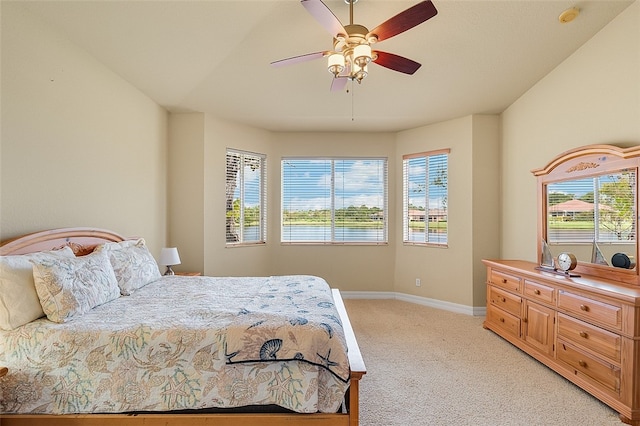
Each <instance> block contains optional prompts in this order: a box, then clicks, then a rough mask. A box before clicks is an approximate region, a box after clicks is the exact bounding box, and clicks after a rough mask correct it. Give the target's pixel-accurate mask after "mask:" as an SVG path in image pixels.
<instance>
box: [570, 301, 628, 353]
mask: <svg viewBox="0 0 640 426" xmlns="http://www.w3.org/2000/svg"><path fill="white" fill-rule="evenodd" d="M558 337H561V338H563V339H566V340H569V341H571V342H574V343H576V344H577V345H579V346H582V347H584V348H586V349H589V350H590V351H593V352H595V353H597V354H599V355H601V356H604V357H606V358H608V359H610V360H611V361H613V362H617V363H619V362H620V351H621V348H622V338H621V337H620V336H619V335H617V334H614V333H611V332H608V331H606V330H603V329H601V328H598V327H595V326H593V325H591V324H587V323H586V322H583V321H580V320H577V319H575V318H571V317H568V316H566V315H564V314H560V313H559V314H558Z"/></svg>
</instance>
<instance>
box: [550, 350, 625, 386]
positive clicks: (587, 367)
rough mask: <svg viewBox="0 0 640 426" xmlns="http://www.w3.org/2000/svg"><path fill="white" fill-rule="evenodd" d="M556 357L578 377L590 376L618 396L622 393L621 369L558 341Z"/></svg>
mask: <svg viewBox="0 0 640 426" xmlns="http://www.w3.org/2000/svg"><path fill="white" fill-rule="evenodd" d="M556 356H557V358H558V360H559V361H562V362H564V363H566V364H568V365H569V366H571V368H573V369H574V371H575V374H576V375H577V376H581V375H584V376H588V377H589V378H591V379H592V380H595V381H596V382H598V384H600V385H601V386H603V387H604V388H606V389H607V390H610V391H613V392H615V393H616V394H619V393H620V368H618V367H616V366H614V365H611V364H609V363H607V362H604V361H601V360H599V359H598V358H596V357H595V356H592V355H589V354H587V353H586V352H582V351H580V350H578V349H576V348H574V347H573V346H571V345H570V344H568V343H567V342H565V341H562V340H560V339H558V348H557V351H556Z"/></svg>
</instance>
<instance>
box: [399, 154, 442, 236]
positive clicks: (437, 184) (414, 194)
mask: <svg viewBox="0 0 640 426" xmlns="http://www.w3.org/2000/svg"><path fill="white" fill-rule="evenodd" d="M449 152H450V150H449V149H445V150H440V151H432V152H423V153H420V154H410V155H405V156H403V157H402V171H403V179H402V185H403V225H402V229H403V232H402V234H403V242H404V243H408V244H428V245H438V246H446V245H447V242H448V229H449V221H448V214H447V211H448V205H447V203H448V198H449V197H448V194H449V189H448V186H449V185H448V175H449Z"/></svg>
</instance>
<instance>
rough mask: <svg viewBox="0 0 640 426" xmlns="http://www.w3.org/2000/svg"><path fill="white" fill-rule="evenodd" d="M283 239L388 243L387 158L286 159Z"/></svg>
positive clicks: (303, 241)
mask: <svg viewBox="0 0 640 426" xmlns="http://www.w3.org/2000/svg"><path fill="white" fill-rule="evenodd" d="M282 242H287V243H316V244H349V243H357V244H384V243H386V242H387V159H386V158H358V159H344V158H283V159H282Z"/></svg>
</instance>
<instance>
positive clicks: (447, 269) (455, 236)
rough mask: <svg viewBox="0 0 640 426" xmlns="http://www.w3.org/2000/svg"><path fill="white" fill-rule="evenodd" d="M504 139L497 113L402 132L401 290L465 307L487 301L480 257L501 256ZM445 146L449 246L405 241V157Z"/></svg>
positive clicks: (398, 195)
mask: <svg viewBox="0 0 640 426" xmlns="http://www.w3.org/2000/svg"><path fill="white" fill-rule="evenodd" d="M499 141H500V134H499V118H498V117H497V116H468V117H464V118H460V119H457V120H451V121H447V122H445V123H440V124H436V125H432V126H426V127H421V128H418V129H414V130H409V131H405V132H401V133H399V134H398V142H397V150H396V152H397V154H396V163H397V168H398V170H399V172H398V177H397V180H396V185H395V191H394V193H395V199H396V206H397V209H396V210H397V217H398V220H397V221H396V223H395V224H394V226H395V228H396V232H397V236H398V243H397V244H396V253H395V257H396V270H395V286H394V290H395V291H396V292H400V293H404V294H411V295H415V296H420V297H425V298H428V299H435V300H440V301H446V302H450V303H455V304H459V305H464V306H482V305H483V304H484V301H485V284H484V283H485V280H484V278H483V273H484V268H483V265H482V263H481V259H482V258H483V257H497V256H498V254H499V239H498V227H499V212H500V210H499V203H498V194H499V182H498V170H499ZM443 148H450V149H451V152H450V154H449V200H448V220H449V223H448V225H449V228H448V247H447V248H437V247H419V246H411V245H403V244H402V243H401V241H402V220H401V211H402V177H401V175H400V173H401V170H402V156H403V155H406V154H412V153H418V152H425V151H432V150H438V149H443ZM416 278H420V280H421V286H420V287H416V285H415V282H416Z"/></svg>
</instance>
